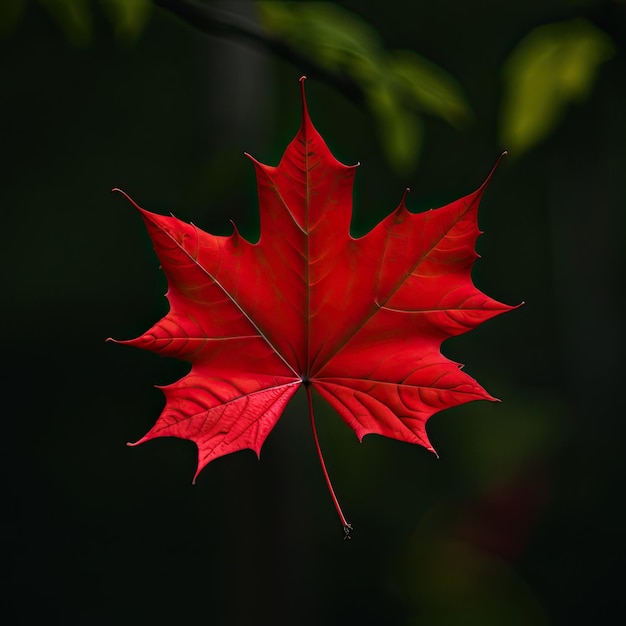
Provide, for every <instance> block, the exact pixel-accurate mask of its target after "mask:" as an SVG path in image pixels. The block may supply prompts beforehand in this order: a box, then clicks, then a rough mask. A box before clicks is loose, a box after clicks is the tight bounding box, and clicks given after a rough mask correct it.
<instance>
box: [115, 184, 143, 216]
mask: <svg viewBox="0 0 626 626" xmlns="http://www.w3.org/2000/svg"><path fill="white" fill-rule="evenodd" d="M111 191H112V192H117V193H121V194H122V195H123V196H124V197H125V198H126V199H127V200H128V201H129V202H130V203H131V204H132V205H133V206H134V207H135V208H136V209H138V210H139V211H143V209H142V208H141V207H140V206H139V205H138V204H137V203H136V202H135V201H134V200H133V199H132V198H131V197H130V196H129V195H128V194H127V193H126V192H125V191H124V190H122V189H120V188H119V187H113V189H111Z"/></svg>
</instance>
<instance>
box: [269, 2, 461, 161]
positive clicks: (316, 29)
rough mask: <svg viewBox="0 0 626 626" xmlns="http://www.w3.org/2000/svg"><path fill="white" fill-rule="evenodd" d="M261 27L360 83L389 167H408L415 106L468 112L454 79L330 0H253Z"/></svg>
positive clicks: (415, 148) (416, 144)
mask: <svg viewBox="0 0 626 626" xmlns="http://www.w3.org/2000/svg"><path fill="white" fill-rule="evenodd" d="M257 7H258V10H259V16H260V19H261V23H262V24H263V26H264V28H265V29H266V30H267V31H268V32H270V33H271V34H272V35H273V36H274V37H276V38H278V39H280V40H282V41H284V42H285V43H286V44H287V45H288V46H289V47H291V48H292V49H293V50H295V51H297V52H298V53H299V54H301V55H303V56H306V57H307V58H310V59H313V60H314V61H315V62H316V63H317V64H318V65H320V66H321V67H323V68H324V69H326V70H328V71H329V72H332V73H333V74H335V75H336V76H339V77H342V76H343V77H350V78H351V79H352V80H353V81H354V82H355V83H357V84H358V85H359V87H360V88H361V91H362V93H363V94H364V96H365V101H366V105H367V107H368V109H369V111H370V113H371V114H372V116H373V117H374V119H375V123H376V127H377V130H378V134H379V137H380V142H381V145H382V148H383V150H384V152H385V154H386V156H387V160H388V162H389V163H390V165H391V166H392V168H393V169H394V170H395V171H396V172H398V173H405V172H407V171H409V170H410V169H412V168H414V167H415V165H416V163H417V160H418V157H419V154H420V151H421V147H422V142H423V131H422V128H423V122H422V119H421V117H420V113H428V114H432V115H436V116H438V117H440V118H442V119H443V120H445V121H446V122H448V123H449V124H451V125H452V126H454V127H456V128H460V127H462V126H463V125H464V124H465V123H466V122H467V121H468V120H469V119H471V113H470V108H469V106H468V104H467V102H466V100H465V98H464V96H463V93H462V90H461V88H460V87H459V85H458V84H457V83H456V81H455V80H454V79H453V78H452V77H451V76H450V75H449V74H448V73H447V72H445V70H443V69H442V68H440V67H438V66H437V65H435V64H433V63H431V62H429V61H427V60H426V59H424V58H422V57H420V56H419V55H418V54H416V53H414V52H411V51H408V50H401V51H392V52H389V51H388V50H386V49H385V47H384V45H383V43H382V41H381V38H380V37H379V35H378V32H377V31H376V30H375V29H374V28H372V27H371V26H370V25H369V24H367V23H366V22H365V21H364V20H362V19H361V18H360V17H359V16H357V15H356V14H354V13H351V12H350V11H348V10H346V9H343V8H341V7H339V6H338V5H336V4H333V3H330V2H304V3H302V2H274V1H271V2H270V1H268V2H258V3H257Z"/></svg>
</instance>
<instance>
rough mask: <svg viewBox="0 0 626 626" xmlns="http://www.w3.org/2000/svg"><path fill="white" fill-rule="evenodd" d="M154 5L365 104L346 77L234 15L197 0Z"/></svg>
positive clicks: (162, 1)
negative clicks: (285, 63)
mask: <svg viewBox="0 0 626 626" xmlns="http://www.w3.org/2000/svg"><path fill="white" fill-rule="evenodd" d="M154 4H155V5H156V6H158V7H160V8H162V9H165V10H166V11H168V12H170V13H172V14H173V15H176V16H177V17H179V18H180V19H182V20H183V21H184V22H186V23H187V24H189V25H190V26H193V27H194V28H196V29H197V30H199V31H201V32H203V33H206V34H208V35H215V36H221V37H228V38H233V37H237V38H239V39H242V40H244V41H247V42H250V43H252V44H254V45H257V46H260V47H262V48H264V49H265V50H267V51H268V52H271V53H272V54H274V55H275V56H277V57H279V58H281V59H284V60H286V61H288V62H289V63H291V64H292V65H295V66H296V67H297V68H298V71H299V72H300V73H301V74H307V75H308V76H309V77H311V78H315V79H317V80H319V81H321V82H324V83H326V84H327V85H329V86H330V87H332V88H333V89H335V90H337V91H338V92H340V93H341V94H343V95H344V96H346V97H347V98H348V99H349V100H351V101H352V102H353V103H354V104H356V105H358V106H362V105H363V103H364V102H365V94H364V92H363V89H362V87H361V86H360V85H359V84H358V83H357V82H356V81H355V80H354V79H352V78H351V77H350V76H347V75H345V74H337V73H335V72H332V71H330V70H328V69H327V68H325V67H324V66H322V65H320V64H319V63H317V62H316V61H315V60H314V59H311V58H309V57H306V56H305V55H303V54H301V53H300V52H298V51H297V50H294V49H293V48H292V47H291V46H289V45H288V44H287V43H286V42H285V41H284V40H282V39H279V38H277V37H274V36H273V35H272V34H271V33H268V32H267V31H266V30H264V29H263V28H261V27H260V26H259V25H258V24H257V23H255V22H253V21H251V20H249V19H247V18H245V17H243V16H241V15H239V14H237V13H233V12H231V11H225V10H224V9H220V8H216V7H215V6H212V5H210V4H206V3H203V2H199V1H198V0H154Z"/></svg>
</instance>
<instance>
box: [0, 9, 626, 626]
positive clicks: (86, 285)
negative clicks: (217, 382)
mask: <svg viewBox="0 0 626 626" xmlns="http://www.w3.org/2000/svg"><path fill="white" fill-rule="evenodd" d="M239 4H240V5H241V6H242V10H244V9H245V10H249V9H250V7H249V6H247V7H246V3H243V2H241V3H239ZM342 4H343V6H345V7H347V8H351V9H353V10H354V11H356V12H357V13H358V14H359V15H361V16H362V17H363V18H365V19H366V20H368V21H369V22H370V23H371V24H373V25H374V26H375V27H376V28H377V29H378V31H379V33H380V35H381V37H382V38H383V41H384V42H385V44H386V45H387V46H388V47H389V48H411V49H414V50H416V51H418V52H420V53H422V54H424V55H425V56H427V57H428V58H430V59H431V60H433V61H434V62H436V63H438V64H440V65H441V66H443V67H445V68H446V69H448V70H449V71H450V72H451V73H452V74H453V75H454V76H456V77H457V78H458V80H459V81H460V83H461V84H462V86H463V87H464V89H465V91H466V92H467V94H468V98H469V101H470V102H471V104H472V107H473V109H474V113H475V123H474V124H473V125H472V126H471V127H470V128H469V129H468V130H466V131H465V132H457V131H455V130H453V129H450V128H449V127H448V126H446V125H445V124H443V123H442V122H438V121H436V120H429V121H428V122H427V125H426V136H425V144H424V149H423V153H422V157H421V159H420V163H419V167H418V168H417V169H416V170H415V171H413V172H411V173H410V174H409V175H404V176H400V175H397V174H394V173H393V171H392V170H391V169H390V167H389V166H388V164H387V161H386V160H385V158H384V156H383V154H382V151H381V148H380V145H379V144H378V142H377V139H376V137H375V136H374V134H373V132H372V123H371V118H370V117H369V115H368V113H367V111H365V110H363V109H362V108H360V107H358V106H356V105H355V104H353V103H352V102H350V101H349V100H347V99H346V98H345V97H344V96H342V95H340V94H338V93H337V92H336V91H334V90H333V89H332V88H331V87H329V86H327V85H325V84H324V83H323V82H321V81H318V80H316V78H315V77H314V76H311V77H310V78H309V81H308V82H307V94H308V101H309V108H310V111H311V115H312V118H313V121H314V123H315V124H316V126H317V128H318V130H320V132H321V133H322V134H323V135H324V137H325V138H326V140H327V141H328V143H329V145H330V146H331V148H332V150H333V151H334V153H335V155H336V156H337V157H338V158H339V159H340V160H342V161H343V162H346V163H354V162H356V161H360V162H361V163H362V165H361V168H360V170H359V172H358V174H357V179H356V189H355V203H356V206H355V224H354V227H355V232H356V233H359V232H361V233H362V232H364V231H365V230H366V229H368V228H370V227H371V226H373V225H374V224H375V223H376V222H377V221H378V220H379V219H381V218H382V217H383V216H384V215H386V214H387V213H388V212H390V211H391V210H392V209H393V208H395V206H396V205H397V203H398V201H399V199H400V197H401V194H402V192H403V190H404V188H405V187H407V186H408V187H411V189H412V191H411V193H410V195H409V199H408V204H409V207H410V208H411V209H413V210H422V209H425V208H429V207H432V206H438V205H441V204H444V203H446V202H448V201H451V200H453V199H456V198H457V197H459V196H461V195H464V194H466V193H468V192H470V191H473V190H474V189H475V188H476V187H477V186H478V185H479V184H480V183H481V182H482V181H483V179H484V178H485V176H486V175H487V173H488V172H489V170H490V168H491V167H492V165H493V163H494V162H495V160H496V158H497V156H498V155H499V154H500V152H501V151H502V149H503V148H506V146H501V145H499V142H498V139H497V134H496V129H497V115H498V107H499V102H500V99H501V92H502V80H501V67H502V63H503V61H504V59H505V58H506V56H507V55H508V54H509V52H510V51H511V49H512V48H513V46H514V45H515V43H516V42H517V41H519V39H520V38H521V37H522V36H523V35H524V34H525V33H526V32H528V31H529V30H530V29H531V28H532V27H534V26H537V25H539V24H541V23H547V22H549V21H551V20H553V19H560V18H566V17H570V16H573V15H587V14H588V15H589V16H591V17H592V18H593V19H594V21H595V23H596V24H597V25H599V26H601V27H603V28H605V29H606V30H607V32H609V34H610V35H611V36H612V38H613V41H614V44H615V46H616V54H615V56H614V58H613V59H612V60H611V61H609V62H608V63H606V64H605V65H604V66H603V67H602V68H601V71H600V73H599V75H598V77H597V80H596V83H595V86H594V89H593V92H592V95H591V97H590V98H589V99H588V100H587V101H586V102H585V103H583V104H579V105H576V106H573V107H571V108H570V109H569V110H568V112H567V113H566V115H565V116H564V118H563V119H562V120H561V122H560V124H559V125H558V127H557V128H556V129H555V130H554V132H553V133H552V134H551V135H550V136H549V137H548V138H547V140H546V141H545V142H543V143H542V144H541V145H539V146H537V147H536V148H534V149H533V150H531V151H530V152H528V153H527V154H525V155H521V156H519V158H516V157H515V155H511V157H508V158H507V159H505V160H504V161H503V162H502V164H501V165H500V167H499V169H498V171H497V173H496V175H495V178H494V179H493V181H492V183H491V184H490V186H489V188H488V190H487V192H486V194H485V196H484V200H483V203H482V206H481V214H480V225H481V228H482V230H484V231H485V234H484V235H483V236H482V237H481V238H480V239H479V243H478V247H479V252H480V254H481V256H482V258H481V259H480V260H479V261H478V263H477V264H476V267H475V271H474V278H475V281H476V283H477V285H478V286H479V287H480V288H481V289H482V290H484V291H485V292H487V293H488V294H489V295H491V296H493V297H495V298H497V299H499V300H501V301H504V302H507V303H510V304H516V303H518V302H520V301H522V300H524V301H525V302H526V304H525V305H524V306H523V307H522V308H520V309H518V310H516V311H514V312H512V313H509V314H507V315H505V316H502V317H499V318H496V319H495V320H493V321H490V322H489V323H487V324H485V325H484V326H482V327H480V328H479V329H477V330H475V331H473V332H472V333H470V334H468V335H466V336H464V337H460V338H456V339H453V340H451V341H450V342H448V343H447V344H446V345H445V346H444V353H445V354H446V355H447V356H449V357H450V358H453V359H455V360H458V361H460V362H463V363H466V364H467V371H468V372H469V373H470V374H471V375H473V376H475V377H476V378H477V379H478V380H479V381H480V382H481V383H482V384H483V385H484V386H485V387H486V388H487V389H488V390H489V391H490V392H491V393H492V394H494V395H495V396H497V397H499V398H500V399H501V400H502V403H486V402H479V403H473V404H470V405H466V406H463V407H458V408H455V409H452V410H448V411H446V412H444V413H442V414H439V415H437V416H435V417H434V418H433V419H432V420H431V422H429V434H430V436H431V439H432V441H433V444H434V445H435V447H436V448H437V450H438V452H439V455H440V459H439V460H437V459H436V458H435V457H434V456H433V455H431V454H429V453H428V452H426V451H425V450H424V449H422V448H419V447H416V446H410V445H408V444H403V443H400V442H396V441H391V440H385V439H382V438H380V437H367V438H366V439H365V440H364V442H363V443H362V444H359V443H358V442H357V441H356V438H355V437H354V435H353V433H352V432H351V431H349V429H348V428H347V427H346V426H345V425H344V424H343V423H342V422H341V421H340V419H339V418H338V417H337V416H336V415H334V414H333V413H332V411H330V409H327V408H326V407H324V406H323V405H322V404H321V403H320V404H319V406H318V413H319V415H318V422H319V425H318V428H319V434H320V438H321V443H322V447H323V449H324V452H325V457H326V460H327V465H328V467H329V471H330V472H331V475H332V477H333V480H334V483H335V487H336V490H337V492H338V495H339V498H340V500H341V502H342V505H343V507H344V510H345V512H346V516H347V517H348V519H349V521H350V522H352V524H353V525H354V528H355V531H354V538H353V540H352V541H351V542H344V541H342V540H341V537H342V534H343V533H342V530H341V527H340V525H339V523H338V520H337V518H336V514H335V511H334V509H333V507H332V503H331V500H330V498H329V495H328V493H327V491H326V487H325V485H324V482H323V478H322V474H321V471H320V468H319V464H318V461H317V458H316V454H315V449H314V445H313V439H312V436H311V432H310V427H309V423H308V418H307V414H306V406H305V402H304V399H303V397H301V396H300V395H298V396H297V398H296V400H295V401H294V402H293V403H292V404H291V405H290V407H289V408H288V410H287V411H286V413H285V415H284V417H283V418H282V419H281V421H280V422H279V424H278V426H277V427H276V429H275V430H274V431H273V432H272V434H271V435H270V437H269V439H268V440H267V443H266V444H265V446H264V448H263V452H262V455H261V461H260V462H259V461H257V459H256V458H255V455H254V454H253V453H252V452H249V451H245V452H241V453H238V454H236V455H232V456H228V457H224V458H221V459H219V460H217V461H215V462H214V463H212V464H211V465H210V466H209V467H207V468H206V469H205V470H204V471H203V472H202V473H201V475H200V477H199V479H198V481H197V484H196V485H195V486H192V485H191V479H192V477H193V474H194V471H195V449H194V446H193V444H191V443H189V442H185V441H180V440H175V439H161V440H156V441H152V442H150V443H147V444H145V445H142V446H139V447H137V448H128V447H126V446H125V443H126V441H133V440H136V439H138V438H139V437H141V436H142V435H143V434H144V433H145V432H146V431H147V430H148V429H149V428H150V426H151V425H152V424H153V422H154V420H155V419H156V417H157V416H158V414H159V411H160V409H161V407H162V404H163V399H162V394H161V392H160V391H158V390H156V389H154V387H153V385H154V384H166V383H169V382H172V381H174V380H176V379H177V378H178V377H179V376H181V375H182V374H183V373H184V372H185V371H186V366H185V365H184V364H180V363H176V362H170V361H168V360H164V359H161V358H159V357H157V356H155V355H153V354H150V353H143V352H140V351H137V350H133V349H130V348H125V347H122V346H118V345H115V344H112V343H105V339H106V338H107V337H109V336H114V337H116V338H129V337H134V336H136V335H138V334H140V333H141V332H143V330H145V329H147V328H148V327H149V326H150V325H151V324H152V323H154V322H155V321H156V320H157V319H158V318H159V317H160V316H162V315H163V314H164V313H165V311H166V310H167V303H166V300H165V298H164V297H163V293H164V292H165V282H164V279H163V276H162V275H161V273H160V272H159V270H158V263H157V260H156V257H155V256H154V253H153V251H152V249H151V246H150V242H149V240H148V237H147V235H146V233H145V231H144V229H143V225H142V223H141V220H140V219H139V217H138V215H137V214H136V212H135V211H134V210H133V209H132V207H131V206H130V205H129V204H128V203H127V202H126V201H125V200H124V199H123V198H122V197H121V196H120V195H115V194H112V193H111V191H110V190H111V188H113V187H121V188H122V189H124V190H125V191H127V192H128V193H129V194H131V195H132V196H133V197H134V198H135V199H136V200H137V201H138V202H139V203H140V204H141V205H142V206H144V207H146V208H148V209H150V210H153V211H155V212H162V213H168V212H170V211H171V212H173V213H175V214H176V215H177V216H178V217H180V218H181V219H184V220H186V221H193V222H194V223H195V224H197V225H198V226H200V227H202V228H204V229H205V230H208V231H211V232H216V233H223V234H226V233H228V232H230V228H231V227H230V224H229V221H228V220H229V219H233V220H234V221H235V222H236V223H237V225H238V227H239V228H240V229H241V231H242V232H243V233H244V234H247V235H248V236H250V237H254V236H255V234H256V231H257V219H258V218H257V205H256V197H255V183H254V176H253V168H252V166H251V165H250V163H249V161H248V160H247V159H246V158H245V157H244V156H243V151H244V150H245V151H248V152H250V153H252V154H253V155H254V156H255V157H257V158H258V159H260V160H262V161H264V162H269V163H272V164H275V163H277V161H278V159H279V157H280V154H281V153H282V150H283V149H284V147H285V146H286V144H287V142H288V141H289V140H290V139H291V137H292V136H293V135H294V134H295V132H296V130H297V127H298V123H299V114H300V107H299V87H298V82H297V79H298V77H299V76H300V74H301V73H302V72H301V71H300V70H299V68H297V67H295V66H293V65H291V64H289V63H288V62H286V61H284V60H277V59H276V58H274V57H272V56H271V55H268V54H267V53H265V52H263V51H262V50H261V49H256V48H252V47H250V46H248V45H244V44H241V43H238V42H235V41H233V40H228V39H217V38H210V37H207V36H204V35H201V34H199V33H198V32H197V31H195V30H194V29H192V28H191V27H189V26H187V25H185V24H183V23H182V22H181V21H179V20H178V19H175V18H173V17H172V16H171V15H169V14H167V13H165V12H163V11H161V10H154V11H153V14H152V16H151V18H150V20H149V22H148V23H147V25H146V27H145V30H144V32H143V34H142V35H141V36H140V37H139V38H138V39H137V41H136V42H134V43H123V42H120V41H118V40H116V39H115V38H114V36H113V34H112V30H111V28H110V25H109V24H108V22H107V21H106V20H105V19H104V18H103V17H102V16H101V15H99V14H96V15H97V19H96V23H95V25H96V29H95V33H94V37H93V40H92V42H91V44H90V45H88V46H85V47H82V48H79V47H76V46H73V45H71V44H70V43H68V42H67V41H66V39H65V38H64V37H63V34H62V32H61V31H60V30H59V28H58V27H57V26H56V25H55V24H54V23H53V22H52V21H51V20H50V19H49V17H48V16H47V14H46V13H44V12H43V11H42V10H41V9H40V8H37V6H34V5H31V6H29V8H28V10H27V12H26V14H25V16H24V18H23V20H22V22H21V23H20V24H19V25H18V26H17V27H16V28H15V29H14V30H13V32H11V33H10V34H8V35H6V36H5V37H4V38H3V39H1V40H0V70H1V72H0V76H1V83H0V151H1V154H2V163H1V168H0V216H1V217H0V219H1V224H2V225H1V231H0V232H1V234H2V263H1V265H0V267H1V271H2V283H1V284H2V303H3V315H2V320H3V321H2V325H3V333H2V334H3V337H2V346H3V357H4V359H3V360H4V367H3V372H4V374H3V375H2V386H3V410H2V421H3V424H4V428H3V436H2V445H3V453H2V462H3V467H2V476H3V479H4V481H3V482H4V485H3V489H2V500H3V502H4V507H3V508H4V513H3V514H2V518H1V519H2V533H1V535H0V536H1V537H2V541H3V554H4V558H3V564H4V569H5V578H4V580H5V583H4V584H3V585H2V595H3V603H4V606H3V608H2V612H3V615H4V616H6V618H7V620H8V621H7V622H6V623H8V624H20V623H29V624H32V623H39V624H44V623H51V622H52V621H58V622H59V623H62V624H106V625H108V624H111V625H118V624H124V625H125V624H197V623H201V624H220V625H222V624H224V625H226V624H261V623H270V624H272V623H273V624H290V625H291V624H293V625H309V624H311V625H313V624H315V625H318V624H319V625H321V624H324V625H328V626H333V625H342V626H345V625H346V624H385V625H390V626H396V625H405V624H406V625H414V624H415V625H417V624H420V625H421V624H424V625H428V626H430V625H433V626H456V625H457V624H459V625H461V624H463V625H464V626H466V625H474V624H476V625H478V624H480V625H481V626H487V625H491V624H494V625H504V624H506V625H510V624H515V625H517V624H520V625H535V624H537V625H547V624H550V625H552V624H553V625H559V626H560V625H565V624H577V623H585V624H603V623H609V621H610V620H609V617H608V616H609V615H612V614H613V612H616V614H617V615H620V610H622V613H621V615H623V609H624V599H623V598H624V595H623V584H624V573H623V566H624V522H625V515H624V504H623V491H624V487H623V477H624V469H625V468H624V455H623V436H624V431H625V426H624V407H623V402H622V391H623V388H624V366H623V361H624V359H623V356H622V351H623V348H624V331H623V323H622V316H623V310H624V302H623V297H622V289H623V275H624V269H625V267H624V265H625V258H626V257H625V254H624V244H625V237H624V217H623V216H624V198H625V197H626V183H625V178H626V177H625V176H624V172H625V166H626V156H625V155H626V150H625V139H626V81H625V79H624V77H625V76H626V71H625V61H624V59H625V56H624V53H625V52H626V51H625V48H624V43H625V42H624V39H623V32H624V21H623V17H624V12H623V10H622V11H621V12H620V11H615V8H616V7H618V8H621V9H623V6H624V5H623V3H622V4H620V3H617V2H616V3H601V2H597V3H593V2H587V3H583V2H565V1H557V0H550V1H549V2H539V1H536V2H492V1H488V0H481V1H477V2H464V1H463V0H445V1H442V2H428V3H426V2H416V3H412V4H411V3H404V2H391V1H387V2H384V3H378V2H349V3H348V2H346V3H342ZM609 9H611V10H609ZM616 16H617V17H618V18H619V19H616ZM620 20H621V21H620ZM6 581H8V583H7V582H6Z"/></svg>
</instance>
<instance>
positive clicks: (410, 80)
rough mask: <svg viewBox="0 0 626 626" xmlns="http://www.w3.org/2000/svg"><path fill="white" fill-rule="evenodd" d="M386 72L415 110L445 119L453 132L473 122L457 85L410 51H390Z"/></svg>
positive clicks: (441, 69)
mask: <svg viewBox="0 0 626 626" xmlns="http://www.w3.org/2000/svg"><path fill="white" fill-rule="evenodd" d="M388 68H389V71H390V73H392V75H393V76H395V77H396V78H397V79H398V80H399V81H401V87H402V88H403V89H404V90H405V91H406V93H407V95H408V96H409V98H410V100H411V102H412V104H414V106H416V107H417V108H418V109H420V110H422V111H424V112H425V113H430V114H432V115H436V116H438V117H440V118H442V119H444V120H445V121H446V122H448V123H449V124H450V125H451V126H454V127H455V128H462V127H463V126H465V125H466V124H467V123H468V122H469V120H470V119H471V118H472V112H471V109H470V106H469V104H468V102H467V100H466V98H465V96H464V94H463V90H462V89H461V87H460V85H459V84H458V82H457V81H456V80H455V79H454V78H453V77H452V76H451V75H450V74H448V72H446V71H445V70H444V69H443V68H441V67H439V66H438V65H435V64H434V63H432V62H430V61H428V60H427V59H425V58H423V57H421V56H420V55H419V54H416V53H415V52H412V51H411V50H393V51H391V53H390V56H389V62H388Z"/></svg>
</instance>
